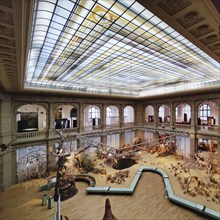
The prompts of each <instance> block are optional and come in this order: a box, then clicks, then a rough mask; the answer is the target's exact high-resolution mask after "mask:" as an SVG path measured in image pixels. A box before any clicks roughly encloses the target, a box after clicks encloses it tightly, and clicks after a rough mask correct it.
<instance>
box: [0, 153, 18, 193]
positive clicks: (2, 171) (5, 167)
mask: <svg viewBox="0 0 220 220" xmlns="http://www.w3.org/2000/svg"><path fill="white" fill-rule="evenodd" d="M16 174H17V165H16V151H15V150H13V151H6V152H4V153H2V154H1V155H0V190H5V189H7V188H8V187H10V186H12V185H14V184H15V183H16V182H17V177H16Z"/></svg>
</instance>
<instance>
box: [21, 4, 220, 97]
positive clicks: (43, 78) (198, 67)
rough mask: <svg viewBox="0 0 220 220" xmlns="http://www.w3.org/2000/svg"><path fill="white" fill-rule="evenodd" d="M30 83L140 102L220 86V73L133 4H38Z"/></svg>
mask: <svg viewBox="0 0 220 220" xmlns="http://www.w3.org/2000/svg"><path fill="white" fill-rule="evenodd" d="M25 80H26V81H25V85H26V87H27V88H28V87H37V88H51V89H64V90H71V91H78V92H88V93H106V94H113V95H114V94H115V95H133V96H140V95H146V94H151V93H152V94H155V92H157V93H161V92H162V93H163V92H164V91H167V92H175V91H177V90H185V89H192V88H200V87H209V86H216V85H217V86H220V73H219V63H217V62H216V61H215V60H213V59H212V58H211V57H209V56H208V55H206V54H205V53H204V52H203V51H201V50H200V49H199V48H197V47H196V46H195V45H193V44H192V43H191V42H189V41H188V40H187V39H185V38H184V37H183V36H181V35H180V34H179V33H178V32H176V31H175V30H174V29H172V28H171V27H169V26H168V25H167V24H166V23H164V22H163V21H162V20H160V19H159V18H158V17H157V16H155V15H154V14H152V13H151V12H150V11H149V10H148V9H146V8H144V7H143V6H142V5H140V4H139V3H138V2H136V1H134V0H129V1H127V0H119V1H113V0H108V1H103V0H98V1H95V0H82V1H77V0H65V1H63V0H35V7H34V13H33V21H32V32H31V37H30V47H29V51H28V60H27V68H26V79H25ZM195 82H196V84H195Z"/></svg>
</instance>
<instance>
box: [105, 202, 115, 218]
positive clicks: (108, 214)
mask: <svg viewBox="0 0 220 220" xmlns="http://www.w3.org/2000/svg"><path fill="white" fill-rule="evenodd" d="M102 220H117V218H116V217H115V216H114V215H113V213H112V210H111V204H110V201H109V199H106V201H105V214H104V216H103V219H102Z"/></svg>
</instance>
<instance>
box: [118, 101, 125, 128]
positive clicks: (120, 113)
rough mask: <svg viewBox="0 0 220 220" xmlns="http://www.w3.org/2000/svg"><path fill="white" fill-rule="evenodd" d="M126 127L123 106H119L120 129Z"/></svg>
mask: <svg viewBox="0 0 220 220" xmlns="http://www.w3.org/2000/svg"><path fill="white" fill-rule="evenodd" d="M123 125H124V111H123V106H122V105H120V106H119V127H120V128H121V127H123Z"/></svg>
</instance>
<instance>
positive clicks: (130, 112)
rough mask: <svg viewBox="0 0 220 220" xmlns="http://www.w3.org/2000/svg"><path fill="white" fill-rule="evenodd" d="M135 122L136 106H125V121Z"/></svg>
mask: <svg viewBox="0 0 220 220" xmlns="http://www.w3.org/2000/svg"><path fill="white" fill-rule="evenodd" d="M133 122H134V108H133V107H132V106H130V105H129V106H126V107H125V108H124V123H125V124H126V123H133Z"/></svg>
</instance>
